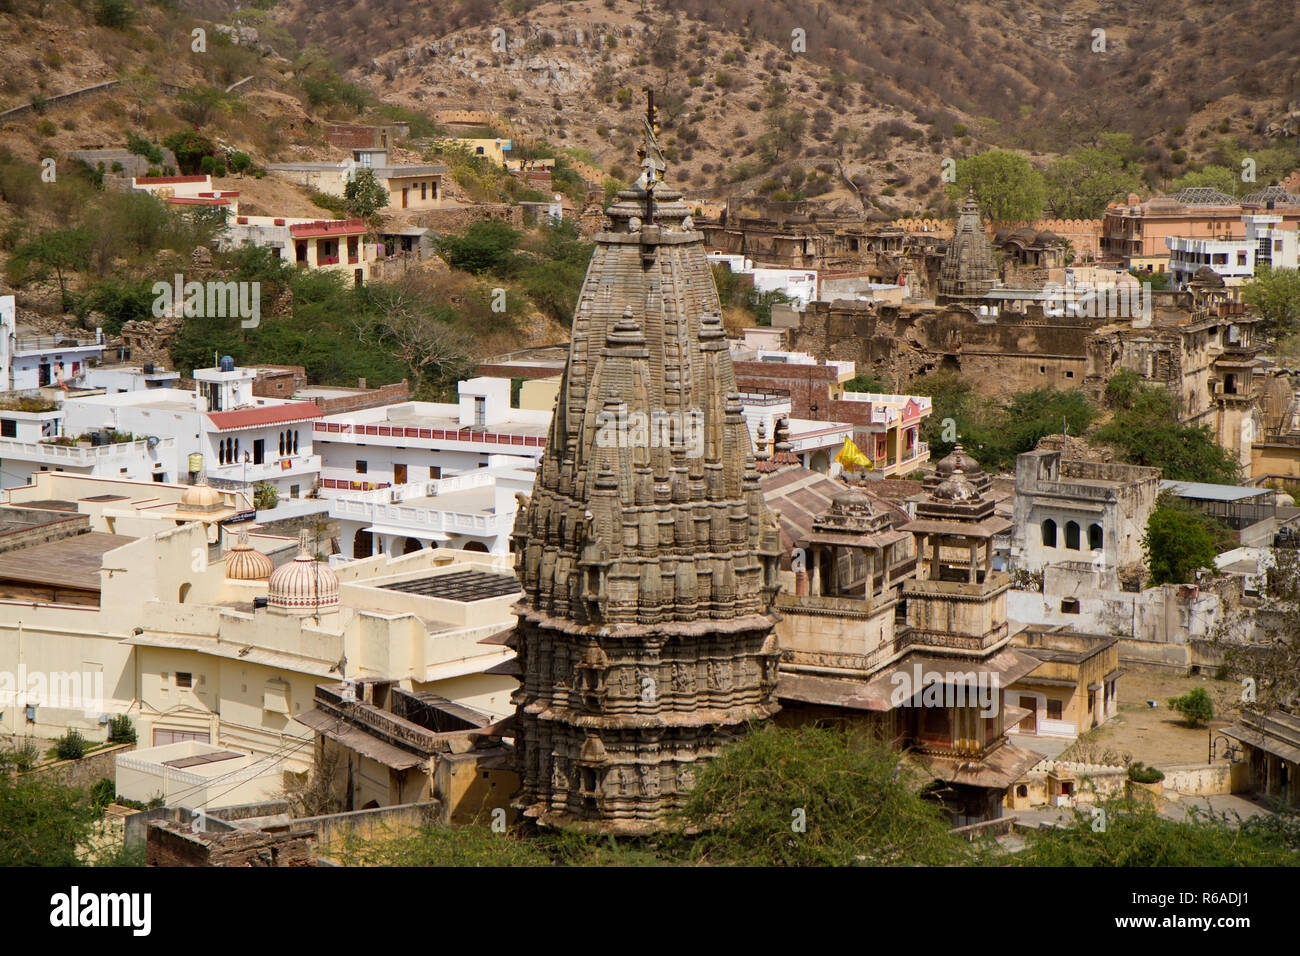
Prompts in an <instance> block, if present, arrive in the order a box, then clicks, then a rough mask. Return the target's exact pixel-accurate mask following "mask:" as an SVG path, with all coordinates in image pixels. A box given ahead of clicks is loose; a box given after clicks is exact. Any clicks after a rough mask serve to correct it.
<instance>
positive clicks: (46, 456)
mask: <svg viewBox="0 0 1300 956" xmlns="http://www.w3.org/2000/svg"><path fill="white" fill-rule="evenodd" d="M175 444H176V441H175V439H173V438H160V439H159V440H158V444H157V446H156V447H158V448H160V449H161V448H171V447H172V446H173V445H175ZM148 450H149V446H148V441H147V440H146V439H140V440H139V441H129V442H116V443H114V444H111V445H55V444H51V443H49V442H35V441H18V440H17V439H12V438H0V458H20V459H24V460H36V461H60V462H66V463H68V464H73V465H86V466H89V465H93V464H94V463H95V462H98V461H104V460H106V459H110V458H123V457H127V456H130V455H143V454H145V453H146V452H147V451H148Z"/></svg>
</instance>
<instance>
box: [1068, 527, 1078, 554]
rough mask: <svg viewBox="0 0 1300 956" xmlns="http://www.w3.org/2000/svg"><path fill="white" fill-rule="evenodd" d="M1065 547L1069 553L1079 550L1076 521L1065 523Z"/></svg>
mask: <svg viewBox="0 0 1300 956" xmlns="http://www.w3.org/2000/svg"><path fill="white" fill-rule="evenodd" d="M1065 546H1066V547H1067V548H1069V549H1070V550H1071V551H1078V550H1079V523H1078V522H1077V521H1067V522H1066V523H1065Z"/></svg>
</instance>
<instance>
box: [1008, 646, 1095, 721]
mask: <svg viewBox="0 0 1300 956" xmlns="http://www.w3.org/2000/svg"><path fill="white" fill-rule="evenodd" d="M1012 643H1013V644H1014V645H1015V646H1016V647H1019V648H1021V649H1023V650H1025V651H1027V652H1028V653H1029V654H1031V655H1032V656H1034V657H1036V658H1038V660H1040V661H1042V662H1043V663H1042V664H1041V665H1040V666H1038V667H1037V668H1035V669H1034V670H1033V671H1031V672H1030V673H1028V674H1026V675H1025V676H1024V677H1021V678H1020V679H1019V680H1017V681H1016V682H1015V683H1014V684H1012V685H1011V687H1010V688H1008V690H1007V701H1008V702H1009V703H1010V704H1011V705H1013V706H1016V705H1018V706H1019V707H1020V708H1021V709H1022V710H1024V711H1025V712H1026V713H1025V715H1024V716H1023V717H1022V718H1021V720H1020V723H1019V725H1018V726H1016V727H1014V728H1013V730H1012V731H1011V732H1012V733H1016V734H1023V735H1025V736H1032V737H1069V738H1074V737H1077V736H1079V735H1080V734H1084V733H1087V732H1088V731H1089V730H1091V729H1092V728H1094V727H1098V726H1100V725H1101V724H1104V723H1105V722H1106V721H1107V720H1109V719H1110V718H1111V717H1114V716H1115V714H1116V713H1117V712H1118V710H1119V691H1118V684H1119V676H1120V669H1119V638H1117V637H1107V636H1105V635H1100V634H1079V633H1077V632H1075V631H1072V630H1069V629H1067V628H1064V627H1059V626H1058V627H1030V628H1026V629H1025V630H1023V631H1021V632H1019V633H1018V634H1016V635H1015V636H1014V637H1013V638H1012Z"/></svg>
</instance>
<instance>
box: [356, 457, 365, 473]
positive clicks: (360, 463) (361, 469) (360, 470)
mask: <svg viewBox="0 0 1300 956" xmlns="http://www.w3.org/2000/svg"><path fill="white" fill-rule="evenodd" d="M365 473H366V463H365V462H364V461H362V460H361V459H360V458H358V459H357V474H358V475H364V474H365Z"/></svg>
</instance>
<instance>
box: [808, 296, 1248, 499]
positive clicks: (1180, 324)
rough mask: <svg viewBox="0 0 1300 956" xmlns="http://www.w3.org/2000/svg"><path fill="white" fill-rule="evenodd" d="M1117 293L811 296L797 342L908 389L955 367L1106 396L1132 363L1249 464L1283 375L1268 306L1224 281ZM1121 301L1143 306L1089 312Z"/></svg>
mask: <svg viewBox="0 0 1300 956" xmlns="http://www.w3.org/2000/svg"><path fill="white" fill-rule="evenodd" d="M1114 300H1115V301H1114V302H1112V301H1111V297H1109V296H1107V297H1102V296H1100V295H1099V296H1098V297H1097V299H1095V300H1092V301H1091V302H1085V303H1083V304H1084V305H1085V306H1087V308H1083V309H1079V310H1060V309H1054V308H1053V306H1052V304H1051V303H1050V302H1049V301H1048V298H1047V294H1046V293H1044V292H1042V291H1020V290H1004V289H996V290H994V291H992V292H989V293H987V294H986V295H985V296H983V297H982V298H976V299H968V300H965V301H964V303H963V304H960V305H959V304H957V303H955V302H954V303H949V304H947V305H944V306H924V305H914V304H908V303H904V304H903V305H902V306H887V305H878V304H875V303H870V302H849V301H837V302H832V303H826V302H810V303H809V304H808V307H807V309H806V310H805V311H804V312H803V313H802V316H801V320H800V323H799V326H798V328H795V329H790V330H789V342H790V348H792V349H795V350H798V351H802V352H808V353H810V354H812V355H815V356H817V357H818V358H820V359H825V360H834V361H851V362H855V363H857V368H858V370H859V371H860V372H864V373H870V374H873V375H876V376H878V377H880V378H883V379H884V380H885V381H888V382H891V383H892V382H897V383H898V387H899V388H900V389H902V390H906V389H907V387H908V383H909V382H910V381H911V380H912V379H913V378H914V377H916V376H919V375H924V374H927V373H931V372H936V371H946V372H953V373H958V374H961V375H962V376H963V377H965V378H966V379H967V380H968V381H970V382H971V383H973V384H974V385H975V387H976V388H977V389H978V390H979V391H981V392H983V393H984V394H985V395H988V396H991V397H997V398H1005V397H1006V396H1008V395H1010V394H1013V393H1015V392H1019V391H1027V390H1029V389H1033V388H1039V387H1043V386H1050V387H1053V388H1058V389H1061V390H1063V391H1070V390H1074V389H1082V390H1083V391H1084V392H1085V394H1087V396H1088V397H1089V399H1090V400H1091V401H1093V402H1094V403H1095V404H1098V405H1100V404H1101V403H1102V402H1103V401H1104V396H1105V390H1106V383H1107V382H1108V381H1109V380H1110V378H1111V376H1113V375H1114V374H1115V373H1116V372H1117V371H1119V370H1120V369H1129V370H1131V371H1134V372H1136V373H1137V374H1138V375H1140V376H1141V377H1142V378H1143V379H1144V380H1145V381H1147V382H1151V383H1155V384H1160V385H1163V386H1164V387H1165V388H1166V389H1168V390H1169V391H1170V393H1171V394H1172V395H1174V396H1175V397H1176V398H1177V401H1178V406H1179V417H1180V420H1181V421H1182V422H1183V423H1185V424H1192V425H1208V426H1209V427H1210V429H1211V430H1212V431H1213V432H1214V434H1215V436H1216V439H1217V440H1218V442H1219V443H1220V444H1221V445H1223V447H1225V448H1227V449H1229V450H1231V451H1233V452H1234V453H1236V454H1237V455H1238V456H1239V458H1240V459H1241V462H1242V465H1243V468H1244V469H1246V472H1247V474H1249V468H1250V467H1251V446H1252V442H1253V441H1254V439H1255V436H1256V435H1258V434H1259V433H1260V431H1261V427H1262V426H1261V424H1260V418H1259V415H1260V401H1261V398H1262V397H1263V396H1264V394H1265V393H1266V392H1267V391H1268V390H1270V389H1272V388H1273V387H1274V386H1273V385H1272V384H1270V380H1269V379H1268V378H1266V377H1264V373H1263V371H1262V370H1261V368H1260V363H1259V360H1258V353H1259V351H1260V346H1259V345H1258V344H1257V343H1256V333H1255V328H1256V326H1257V325H1258V322H1259V319H1258V317H1256V316H1255V315H1253V314H1251V313H1248V312H1246V311H1245V310H1244V309H1243V308H1242V307H1241V306H1240V305H1238V304H1236V303H1231V302H1226V301H1222V300H1221V299H1219V298H1217V297H1216V295H1215V290H1214V289H1212V288H1193V289H1190V290H1189V291H1187V292H1151V293H1147V294H1146V295H1145V296H1144V297H1143V299H1142V303H1137V304H1138V305H1142V304H1143V303H1146V304H1149V308H1128V309H1126V308H1125V307H1124V302H1123V300H1121V299H1120V298H1119V295H1118V293H1116V295H1115V297H1114ZM1134 304H1135V303H1134V301H1133V300H1132V299H1130V300H1129V305H1130V306H1133V305H1134ZM1112 305H1116V309H1115V310H1114V311H1118V312H1125V311H1128V312H1132V313H1135V314H1131V315H1130V314H1122V315H1116V314H1095V315H1090V314H1087V312H1089V311H1094V312H1100V313H1111V312H1112V308H1111V307H1112ZM1143 311H1145V312H1146V313H1147V314H1146V315H1143ZM1053 312H1063V314H1052V313H1053Z"/></svg>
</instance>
